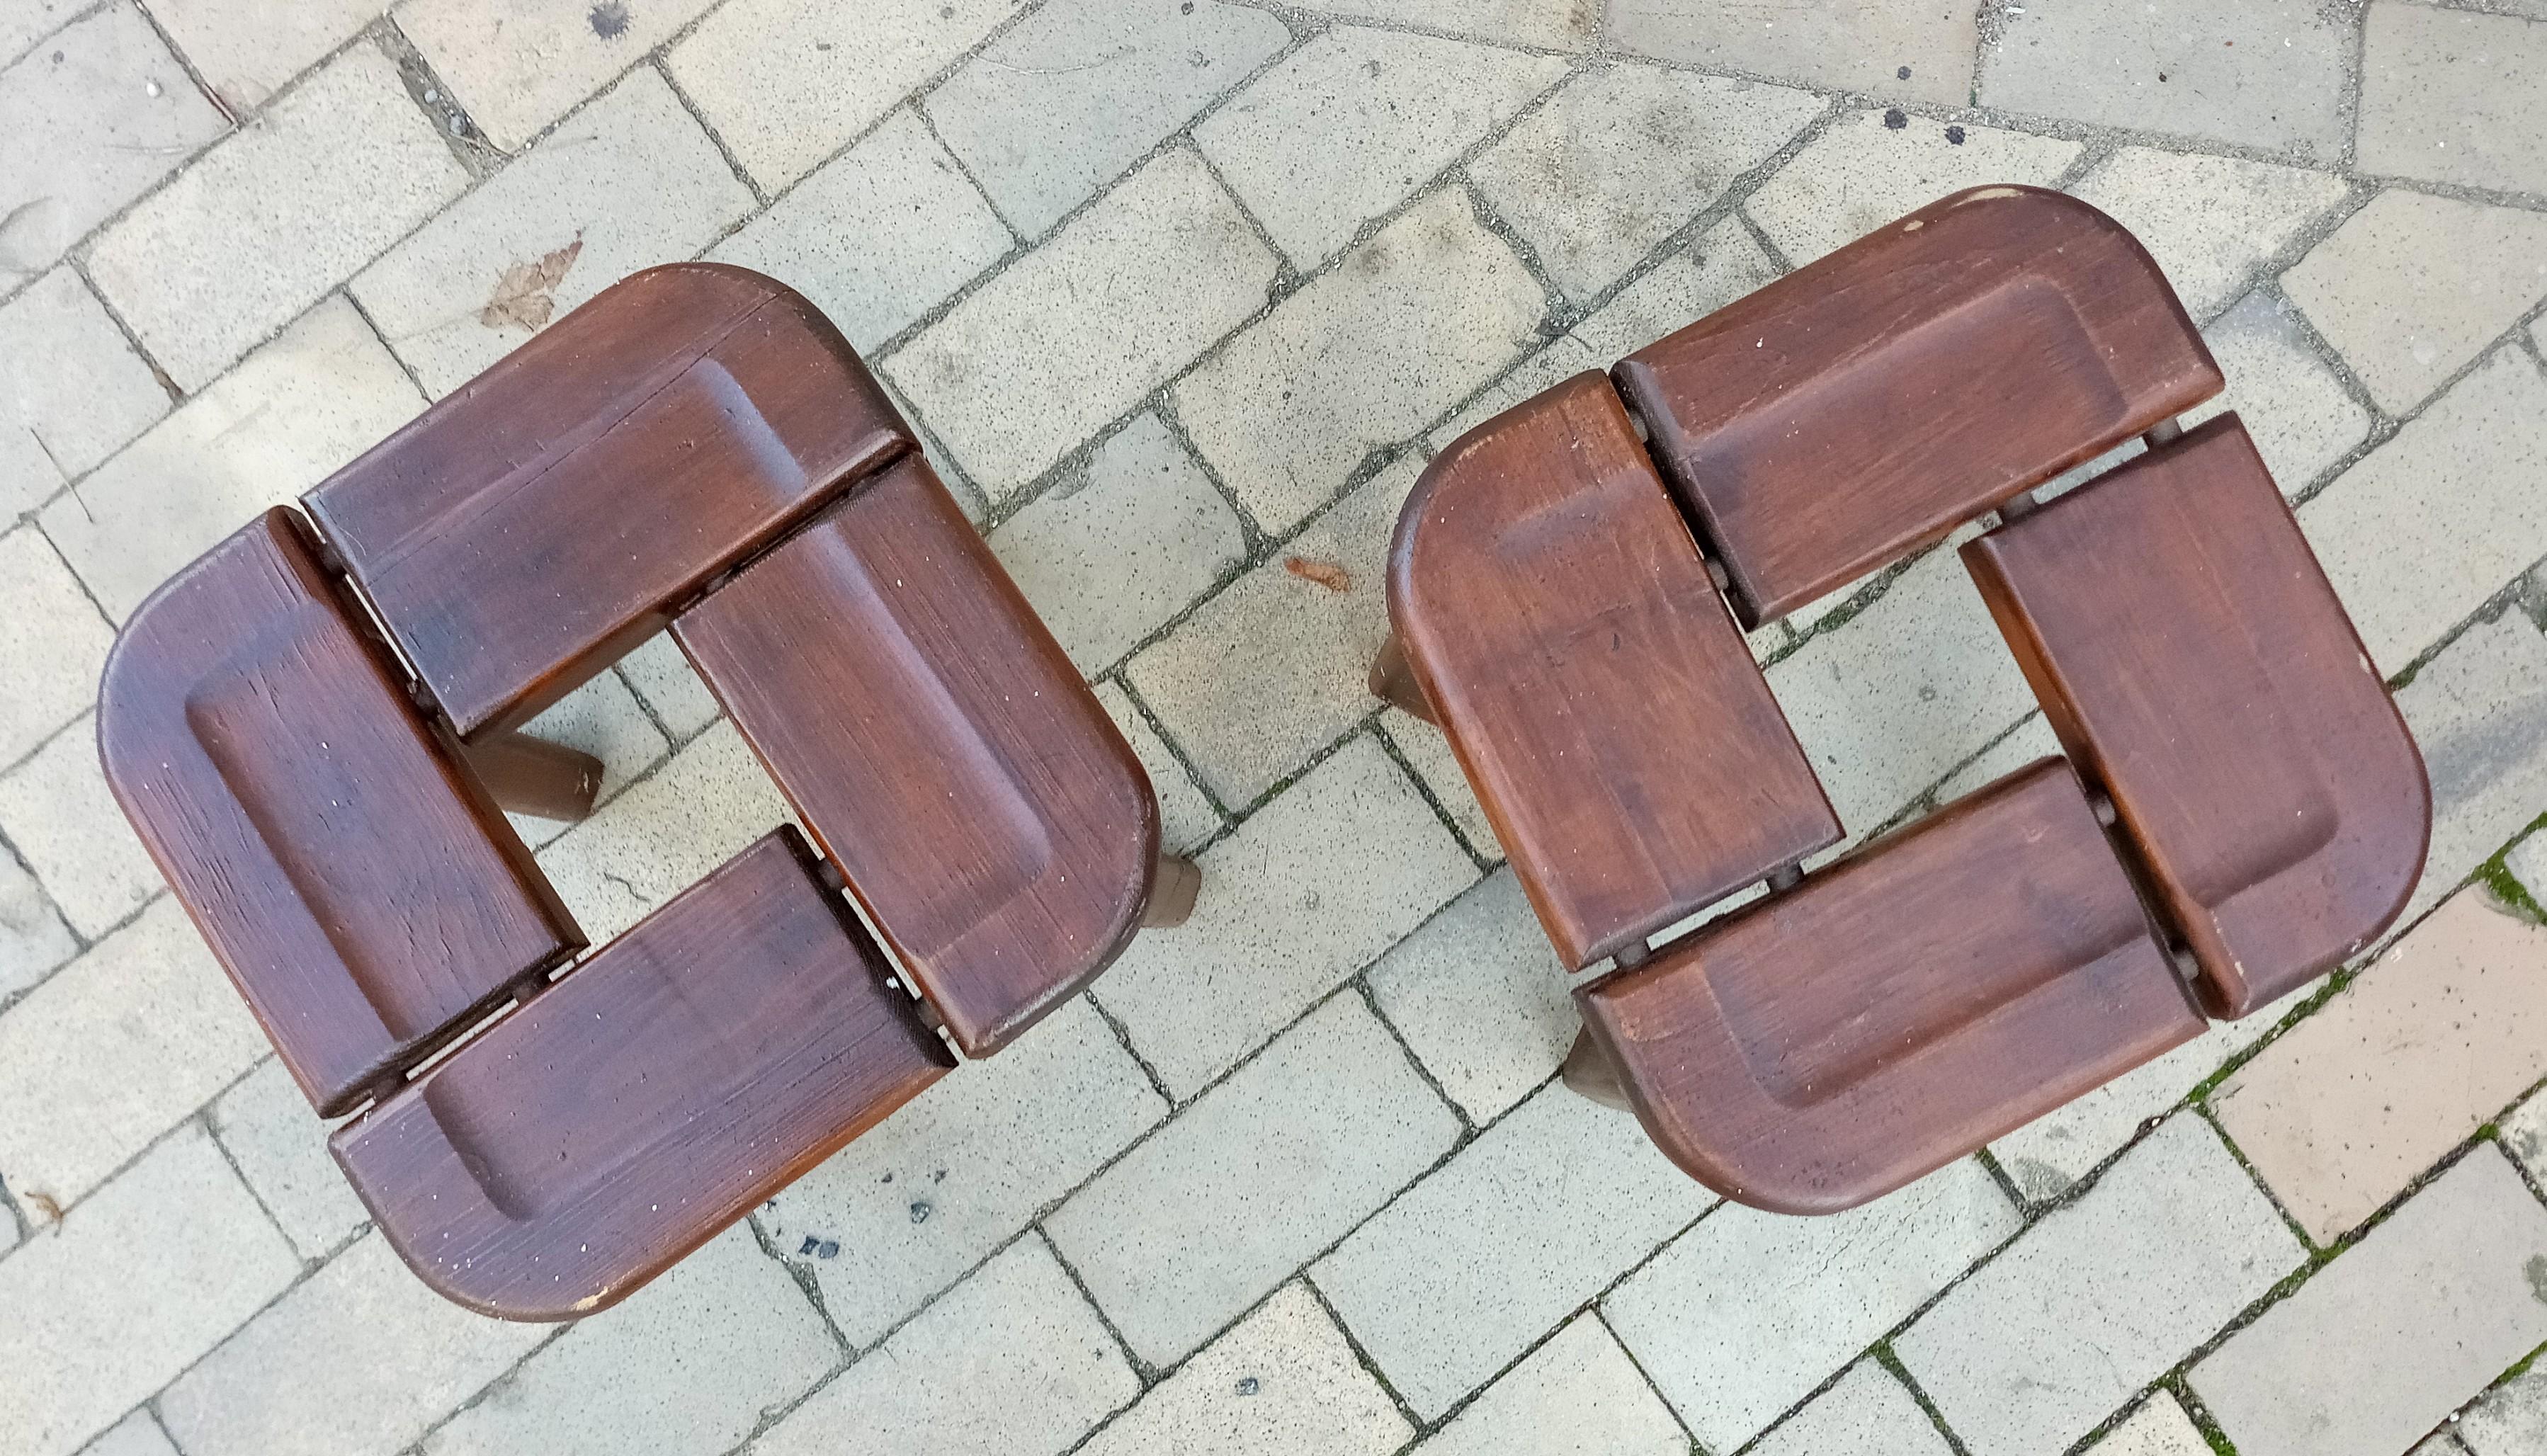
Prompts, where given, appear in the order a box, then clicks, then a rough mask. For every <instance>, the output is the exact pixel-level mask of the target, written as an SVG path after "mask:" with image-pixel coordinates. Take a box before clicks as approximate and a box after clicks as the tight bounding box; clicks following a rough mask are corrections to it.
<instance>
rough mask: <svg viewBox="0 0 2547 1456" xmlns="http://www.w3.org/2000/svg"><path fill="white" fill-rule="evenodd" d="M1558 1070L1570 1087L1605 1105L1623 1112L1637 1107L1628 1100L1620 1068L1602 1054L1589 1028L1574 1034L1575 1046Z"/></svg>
mask: <svg viewBox="0 0 2547 1456" xmlns="http://www.w3.org/2000/svg"><path fill="white" fill-rule="evenodd" d="M1556 1074H1557V1078H1558V1079H1559V1080H1561V1081H1563V1082H1564V1083H1565V1084H1566V1085H1567V1086H1568V1087H1571V1088H1573V1089H1574V1090H1575V1091H1576V1092H1578V1093H1580V1094H1582V1095H1583V1096H1586V1097H1589V1098H1591V1099H1592V1100H1593V1101H1595V1102H1598V1103H1600V1104H1601V1105H1602V1106H1604V1107H1616V1108H1618V1109H1619V1110H1620V1111H1622V1112H1631V1111H1633V1110H1634V1109H1633V1108H1631V1107H1630V1106H1628V1104H1627V1089H1626V1088H1625V1086H1623V1085H1621V1084H1620V1081H1619V1069H1617V1068H1616V1067H1613V1066H1611V1065H1610V1059H1609V1058H1607V1057H1604V1056H1602V1055H1601V1046H1600V1044H1599V1043H1598V1042H1595V1041H1593V1040H1592V1033H1591V1032H1590V1031H1578V1032H1576V1033H1575V1034H1574V1050H1572V1051H1570V1052H1568V1053H1566V1054H1565V1065H1564V1066H1563V1067H1562V1068H1559V1069H1558V1070H1557V1073H1556Z"/></svg>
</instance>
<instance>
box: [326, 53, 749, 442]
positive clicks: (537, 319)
mask: <svg viewBox="0 0 2547 1456" xmlns="http://www.w3.org/2000/svg"><path fill="white" fill-rule="evenodd" d="M752 207H753V203H752V199H751V192H750V190H749V189H748V188H747V187H745V186H744V185H743V183H742V182H741V181H740V180H739V179H737V178H736V176H735V175H734V169H733V168H731V167H729V166H727V165H726V162H725V158H723V157H721V156H719V155H718V154H717V149H716V143H714V142H712V141H710V140H708V137H707V133H706V132H704V131H701V130H700V129H699V124H698V123H697V122H696V121H695V120H693V119H692V118H691V116H690V114H689V112H688V111H687V110H685V109H684V108H683V107H682V106H681V101H680V98H679V97H677V96H674V95H673V94H672V88H671V87H670V86H668V85H666V84H664V81H663V78H662V76H661V74H660V73H659V72H657V71H656V70H654V69H653V68H651V67H647V68H641V69H639V70H637V71H635V72H633V73H632V74H631V75H630V76H629V77H628V79H627V80H625V81H622V82H620V83H619V84H618V85H616V86H614V87H612V88H611V89H610V90H608V91H605V92H603V93H602V94H601V95H600V96H598V97H596V98H594V99H593V102H592V104H591V105H590V106H587V107H585V108H584V109H583V110H581V111H579V112H576V113H575V114H574V115H573V116H572V117H571V118H569V119H568V120H567V121H566V123H565V124H564V125H562V126H561V127H559V128H558V129H557V130H556V131H555V132H554V133H552V134H551V135H549V136H547V137H545V138H543V139H542V140H541V142H540V144H539V145H537V146H535V147H532V148H531V149H530V150H529V151H526V152H524V153H523V154H522V155H521V156H520V157H518V158H516V159H515V160H514V161H513V162H512V163H511V164H510V165H509V166H507V167H505V168H504V170H502V171H501V172H498V173H496V174H495V175H494V176H492V177H490V178H488V179H486V182H485V184H484V185H483V186H482V187H480V188H479V189H478V190H477V191H475V192H473V193H471V194H469V196H467V197H465V198H462V199H461V200H460V201H459V202H457V203H455V204H453V205H452V206H451V208H450V209H449V210H448V211H446V212H444V213H443V214H442V215H440V216H438V217H436V218H434V219H433V220H432V221H430V222H428V223H426V224H425V225H424V226H422V227H421V228H418V229H417V230H416V231H415V233H414V234H413V235H412V236H410V237H408V238H406V239H405V240H404V241H402V242H400V243H399V244H398V245H397V246H396V247H394V248H392V249H390V251H389V252H388V253H387V254H385V255H384V256H383V257H382V258H381V260H380V261H379V262H377V263H374V264H373V265H372V266H371V267H369V268H366V269H364V270H363V271H362V273H361V274H359V275H358V276H356V278H355V279H354V281H353V284H352V285H351V289H352V292H353V295H354V300H355V301H357V302H359V303H361V304H362V305H363V308H364V311H366V312H368V313H369V314H371V316H372V321H373V322H374V323H376V324H378V325H379V326H380V330H381V334H382V337H384V338H386V339H388V340H389V344H390V347H391V349H393V350H395V352H396V354H397V356H398V357H399V358H400V359H403V360H405V361H406V363H407V367H408V368H410V369H412V370H414V371H415V374H416V378H417V379H419V380H421V381H423V383H424V387H425V388H426V389H427V390H428V391H430V392H431V393H433V394H434V395H436V396H437V397H438V396H440V395H442V394H446V393H449V392H450V391H451V390H453V389H455V388H458V387H459V386H460V385H464V384H466V383H468V382H469V381H470V380H472V379H474V378H476V377H477V376H478V375H479V374H480V373H481V372H482V371H483V370H484V369H485V368H486V367H487V366H488V365H491V364H493V363H494V362H495V361H496V360H498V359H501V358H503V357H504V356H505V355H507V354H510V353H511V352H513V350H515V349H517V348H519V347H521V345H522V344H524V343H525V342H527V341H528V340H529V339H530V336H531V335H532V334H533V333H534V332H535V331H536V326H537V325H539V324H542V323H545V322H546V321H547V320H548V318H549V317H550V316H552V310H554V313H555V315H557V316H563V315H564V314H566V313H567V312H568V311H569V310H571V309H572V308H574V307H575V306H576V305H577V304H580V303H582V302H583V301H584V300H587V299H589V298H591V297H592V296H593V295H595V294H597V293H600V292H601V291H602V290H603V289H604V288H607V287H609V286H610V285H611V284H614V283H617V282H618V281H619V280H620V279H622V278H625V277H627V276H628V275H629V274H631V273H634V272H636V271H637V270H638V269H640V268H646V267H650V266H652V265H654V264H657V263H661V262H665V261H668V260H671V259H677V258H686V257H688V256H690V255H691V254H693V253H695V252H697V251H698V250H699V249H701V248H703V247H705V246H706V245H707V244H708V242H709V241H710V240H712V239H713V238H715V237H716V236H717V234H718V233H720V232H722V231H724V230H725V228H726V226H727V225H728V224H730V223H732V222H734V221H735V220H736V219H737V218H740V217H742V216H743V215H744V214H747V213H748V212H750V211H751V210H752ZM561 255H563V256H564V257H565V259H566V269H565V273H564V276H563V278H562V279H561V280H560V281H559V282H557V283H556V284H555V285H554V286H552V287H550V288H548V289H545V290H540V291H537V292H534V293H531V294H527V295H525V294H523V293H521V292H520V286H521V283H522V271H523V270H526V269H536V268H539V267H540V265H541V264H542V263H543V262H545V261H546V260H549V259H554V258H558V257H560V256H561ZM499 306H500V308H501V310H502V311H500V312H499V311H497V310H498V308H499Z"/></svg>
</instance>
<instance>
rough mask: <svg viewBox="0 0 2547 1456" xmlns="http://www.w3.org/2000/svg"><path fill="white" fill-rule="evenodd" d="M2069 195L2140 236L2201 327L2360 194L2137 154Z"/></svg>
mask: <svg viewBox="0 0 2547 1456" xmlns="http://www.w3.org/2000/svg"><path fill="white" fill-rule="evenodd" d="M2069 191H2070V192H2071V193H2073V194H2074V195H2076V196H2077V197H2078V198H2079V199H2080V200H2082V201H2085V202H2089V203H2093V204H2094V205H2095V206H2097V207H2098V208H2100V209H2102V210H2104V212H2105V213H2106V214H2107V215H2109V216H2111V217H2112V218H2113V219H2114V220H2115V221H2117V222H2120V223H2121V224H2123V225H2124V226H2125V227H2128V228H2130V229H2131V231H2132V235H2133V236H2134V237H2137V238H2139V239H2140V240H2141V242H2142V244H2143V245H2145V246H2146V247H2148V249H2149V250H2150V255H2151V256H2152V257H2153V258H2155V259H2157V265H2158V267H2159V269H2161V270H2162V271H2163V272H2164V273H2165V274H2166V281H2167V282H2168V283H2169V284H2171V285H2173V286H2174V288H2175V292H2176V296H2177V297H2178V298H2180V299H2182V300H2184V306H2185V309H2186V310H2187V311H2188V312H2190V313H2191V314H2192V315H2193V316H2194V317H2195V318H2197V319H2200V318H2209V317H2210V316H2211V315H2213V314H2214V313H2217V312H2219V311H2220V310H2221V309H2222V308H2223V307H2225V306H2227V305H2228V303H2229V301H2230V300H2233V299H2235V298H2237V297H2238V296H2239V295H2240V294H2241V293H2244V292H2245V290H2246V285H2247V284H2248V283H2250V282H2252V281H2253V279H2254V277H2255V273H2256V270H2257V269H2259V268H2261V267H2262V266H2263V265H2264V263H2265V262H2266V261H2267V260H2269V259H2272V258H2274V257H2277V256H2279V255H2280V253H2281V251H2282V250H2283V249H2284V248H2287V247H2289V246H2290V245H2291V244H2292V243H2293V242H2295V241H2297V240H2298V238H2299V236H2300V234H2301V233H2303V232H2306V231H2307V230H2308V229H2309V227H2310V226H2311V225H2312V224H2313V223H2315V222H2316V221H2317V220H2318V219H2319V218H2320V217H2323V216H2325V215H2326V214H2327V212H2329V211H2330V210H2332V209H2333V208H2334V206H2335V205H2336V204H2338V203H2340V202H2342V201H2343V200H2344V198H2345V197H2346V196H2347V195H2348V194H2349V193H2350V191H2351V189H2350V187H2349V186H2348V185H2347V184H2346V183H2345V182H2344V180H2343V179H2342V178H2341V177H2338V176H2335V175H2333V174H2332V173H2329V172H2315V171H2310V170H2308V169H2306V168H2303V167H2284V166H2277V165H2275V164H2273V163H2271V162H2250V161H2246V160H2244V159H2243V158H2240V157H2214V156H2202V155H2198V154H2195V155H2188V154H2184V153H2179V152H2169V151H2159V150H2157V149H2155V148H2154V147H2147V146H2127V147H2124V148H2123V149H2122V150H2120V151H2117V152H2115V153H2114V154H2113V155H2112V156H2110V157H2107V158H2106V159H2105V160H2104V161H2102V162H2100V163H2098V164H2097V166H2096V169H2095V170H2094V171H2092V172H2090V173H2088V174H2087V176H2086V178H2085V179H2084V180H2083V181H2081V182H2079V183H2078V184H2077V185H2076V186H2074V187H2071V188H2070V189H2069Z"/></svg>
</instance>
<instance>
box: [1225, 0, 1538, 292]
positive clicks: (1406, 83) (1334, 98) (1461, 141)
mask: <svg viewBox="0 0 2547 1456" xmlns="http://www.w3.org/2000/svg"><path fill="white" fill-rule="evenodd" d="M1565 64H1566V63H1565V61H1564V60H1563V58H1561V57H1558V56H1552V55H1534V54H1530V53H1527V52H1523V51H1517V50H1505V49H1501V48H1498V47H1494V46H1485V45H1472V44H1469V43H1465V42H1461V41H1447V40H1443V39H1441V38H1439V37H1434V36H1422V35H1415V34H1412V33H1410V32H1405V31H1380V30H1369V29H1365V28H1363V27H1361V26H1337V27H1334V28H1332V29H1330V30H1328V31H1327V32H1326V33H1324V34H1323V35H1320V36H1319V37H1317V38H1316V39H1314V40H1312V41H1310V42H1309V43H1307V44H1306V45H1303V46H1301V47H1300V48H1299V49H1298V50H1296V51H1293V52H1292V53H1291V54H1290V55H1288V56H1286V57H1284V58H1283V59H1282V61H1281V62H1280V63H1279V64H1277V65H1275V66H1274V67H1273V68H1272V69H1271V70H1268V71H1267V72H1266V73H1265V74H1264V75H1262V76H1259V77H1258V78H1256V80H1254V81H1252V82H1250V83H1249V84H1248V87H1247V89H1246V90H1244V91H1241V92H1239V93H1238V94H1237V95H1236V96H1233V97H1231V98H1230V99H1229V100H1228V101H1227V102H1226V103H1224V104H1223V105H1222V106H1221V107H1220V109H1219V110H1217V111H1215V112H1213V113H1212V114H1211V115H1210V116H1209V117H1207V118H1205V119H1204V120H1203V122H1202V124H1201V125H1199V126H1197V127H1195V128H1194V144H1195V145H1197V146H1199V147H1201V148H1202V153H1203V155H1205V156H1207V157H1209V158H1211V161H1212V165H1213V166H1214V167H1216V168H1218V169H1219V172H1220V175H1221V176H1223V177H1225V178H1227V179H1228V181H1229V185H1230V188H1231V189H1232V190H1233V191H1235V192H1236V193H1237V194H1238V196H1239V199H1240V200H1241V201H1243V202H1245V203H1246V204H1247V207H1248V211H1250V212H1251V213H1253V214H1255V215H1256V217H1257V218H1258V220H1260V221H1262V222H1263V223H1264V224H1265V230H1266V231H1267V232H1268V233H1270V234H1271V235H1272V236H1273V238H1274V246H1276V247H1278V248H1280V249H1281V250H1282V252H1283V255H1284V256H1285V257H1287V258H1289V259H1290V260H1291V264H1292V266H1293V267H1295V268H1298V269H1300V270H1301V271H1302V272H1307V271H1310V270H1312V269H1315V268H1316V267H1318V266H1319V265H1320V264H1322V263H1324V262H1326V260H1328V259H1329V258H1332V257H1334V256H1335V255H1336V254H1337V253H1339V252H1342V251H1343V250H1344V248H1345V246H1346V244H1348V243H1350V242H1351V241H1352V240H1353V237H1354V234H1355V233H1356V231H1358V230H1359V229H1360V228H1361V225H1362V224H1363V223H1364V222H1366V221H1368V220H1370V219H1371V218H1373V217H1376V216H1379V215H1380V214H1384V213H1386V212H1388V211H1389V210H1390V209H1392V208H1394V207H1396V206H1397V205H1398V204H1399V203H1401V202H1404V201H1405V200H1406V199H1407V198H1409V197H1412V196H1414V195H1415V194H1416V193H1417V192H1419V191H1421V190H1422V189H1423V187H1424V185H1425V183H1426V182H1428V181H1430V180H1431V179H1432V178H1433V176H1434V175H1435V174H1437V173H1439V172H1440V171H1441V170H1442V169H1443V168H1445V167H1447V166H1449V164H1450V163H1451V162H1452V161H1453V160H1455V159H1456V158H1457V157H1458V156H1459V154H1460V153H1461V152H1464V151H1466V150H1467V149H1468V148H1469V147H1471V146H1474V145H1475V144H1476V143H1478V142H1479V141H1482V140H1484V139H1485V138H1486V136H1487V135H1488V134H1489V133H1490V132H1492V131H1493V130H1494V129H1495V128H1498V127H1500V126H1502V125H1503V124H1504V123H1506V122H1508V121H1510V120H1511V119H1512V118H1513V116H1514V115H1515V114H1517V113H1518V112H1520V111H1521V109H1522V108H1523V107H1525V106H1527V105H1529V103H1530V101H1531V99H1532V98H1533V97H1535V96H1537V95H1538V93H1539V92H1541V91H1544V90H1546V89H1547V88H1548V87H1549V86H1552V85H1554V84H1555V83H1556V80H1557V78H1558V77H1559V76H1562V75H1563V74H1564V73H1565ZM1303 137H1316V138H1317V143H1316V144H1315V145H1308V146H1304V145H1302V144H1301V139H1302V138H1303Z"/></svg>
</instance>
